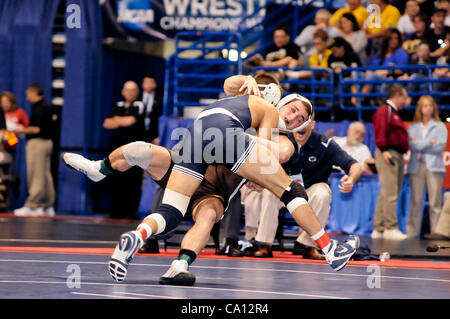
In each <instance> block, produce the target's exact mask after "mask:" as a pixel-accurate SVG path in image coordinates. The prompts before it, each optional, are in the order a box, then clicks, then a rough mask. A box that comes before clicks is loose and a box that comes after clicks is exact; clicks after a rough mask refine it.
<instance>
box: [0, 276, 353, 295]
mask: <svg viewBox="0 0 450 319" xmlns="http://www.w3.org/2000/svg"><path fill="white" fill-rule="evenodd" d="M0 283H13V284H50V285H55V284H57V285H61V284H63V285H67V283H66V282H65V281H64V282H60V281H38V280H30V281H27V280H0ZM81 285H82V286H83V285H97V286H116V285H117V284H113V283H96V282H81ZM120 285H121V286H125V287H157V288H166V289H167V288H168V287H169V286H167V285H149V284H120ZM170 288H172V289H194V290H214V291H227V292H241V293H253V294H266V295H281V296H296V297H306V298H319V299H351V298H346V297H335V296H325V295H311V294H299V293H291V292H280V291H264V290H249V289H228V288H218V287H214V288H208V287H195V286H194V287H191V286H171V287H170ZM72 293H75V292H72Z"/></svg>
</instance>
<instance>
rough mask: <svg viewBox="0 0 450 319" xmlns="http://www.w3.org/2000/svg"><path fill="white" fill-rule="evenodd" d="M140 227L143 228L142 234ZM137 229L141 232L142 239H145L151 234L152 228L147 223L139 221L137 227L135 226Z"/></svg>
mask: <svg viewBox="0 0 450 319" xmlns="http://www.w3.org/2000/svg"><path fill="white" fill-rule="evenodd" d="M141 229H144V231H145V235H144V234H142V231H141ZM137 231H140V232H141V234H142V238H143V239H144V240H145V239H147V238H149V237H150V236H151V235H152V228H151V227H150V225H149V224H146V223H141V224H139V225H138V227H137Z"/></svg>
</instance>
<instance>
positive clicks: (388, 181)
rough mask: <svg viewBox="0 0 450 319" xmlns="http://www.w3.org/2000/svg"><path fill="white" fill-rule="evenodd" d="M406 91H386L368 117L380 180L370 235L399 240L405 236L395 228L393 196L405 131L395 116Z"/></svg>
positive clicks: (397, 188) (398, 183)
mask: <svg viewBox="0 0 450 319" xmlns="http://www.w3.org/2000/svg"><path fill="white" fill-rule="evenodd" d="M407 99H408V93H407V92H406V90H405V88H403V87H402V86H401V85H398V84H394V85H392V86H391V87H390V88H389V90H388V99H387V100H386V103H385V104H383V105H382V106H380V107H379V108H378V110H377V111H376V112H375V113H374V115H373V118H372V123H373V128H374V131H375V143H376V145H377V149H376V151H375V165H376V167H377V171H378V178H379V180H380V194H379V195H378V201H377V207H376V209H375V214H374V216H373V223H374V230H373V232H372V238H373V239H378V238H384V239H394V240H403V239H406V237H407V236H406V235H405V234H403V233H402V232H401V231H400V230H399V229H398V220H397V212H396V211H397V209H396V208H397V199H398V195H399V193H400V189H401V187H402V184H403V177H404V172H403V167H404V160H403V154H405V153H406V152H407V150H408V148H409V146H408V131H407V130H406V127H405V125H404V123H403V121H402V119H401V117H400V115H399V111H400V110H401V109H402V108H403V107H404V106H405V105H406V103H407Z"/></svg>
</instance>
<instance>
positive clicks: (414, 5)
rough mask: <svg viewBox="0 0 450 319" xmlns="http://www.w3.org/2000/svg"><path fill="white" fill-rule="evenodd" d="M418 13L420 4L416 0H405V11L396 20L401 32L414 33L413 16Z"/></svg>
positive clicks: (405, 33)
mask: <svg viewBox="0 0 450 319" xmlns="http://www.w3.org/2000/svg"><path fill="white" fill-rule="evenodd" d="M419 13H420V5H419V2H417V0H408V1H406V7H405V13H404V14H403V15H402V16H401V18H400V19H399V20H398V24H397V29H398V30H399V31H400V32H401V33H402V34H403V35H407V34H410V33H414V32H415V29H414V24H413V17H414V16H416V15H418V14H419Z"/></svg>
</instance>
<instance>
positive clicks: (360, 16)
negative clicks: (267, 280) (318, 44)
mask: <svg viewBox="0 0 450 319" xmlns="http://www.w3.org/2000/svg"><path fill="white" fill-rule="evenodd" d="M347 12H351V13H353V15H354V16H355V18H356V21H358V24H359V28H360V29H363V27H364V21H366V19H367V17H368V16H369V14H368V13H367V10H366V8H364V7H363V6H359V7H357V8H356V9H355V10H350V9H349V8H342V9H339V10H337V11H336V12H335V13H334V14H333V15H332V16H331V18H330V25H335V26H336V27H338V23H339V20H340V19H341V17H342V15H343V14H344V13H347Z"/></svg>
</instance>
